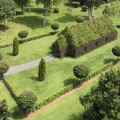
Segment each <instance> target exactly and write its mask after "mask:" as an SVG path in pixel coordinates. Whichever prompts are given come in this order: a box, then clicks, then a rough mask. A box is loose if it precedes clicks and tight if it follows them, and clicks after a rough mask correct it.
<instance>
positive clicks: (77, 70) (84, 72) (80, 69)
mask: <svg viewBox="0 0 120 120" xmlns="http://www.w3.org/2000/svg"><path fill="white" fill-rule="evenodd" d="M89 72H90V70H89V68H88V67H86V66H84V65H76V66H75V67H74V68H73V73H74V75H75V76H76V77H77V78H80V79H81V78H85V77H87V76H88V74H89Z"/></svg>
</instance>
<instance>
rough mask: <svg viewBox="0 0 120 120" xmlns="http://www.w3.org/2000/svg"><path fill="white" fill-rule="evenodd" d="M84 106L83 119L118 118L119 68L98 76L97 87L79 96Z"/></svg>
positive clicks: (119, 101)
mask: <svg viewBox="0 0 120 120" xmlns="http://www.w3.org/2000/svg"><path fill="white" fill-rule="evenodd" d="M80 101H81V103H82V105H84V107H85V109H86V110H85V112H84V114H83V118H84V120H96V118H97V120H119V119H120V116H119V113H120V68H118V69H114V70H110V71H108V72H106V73H105V74H104V75H102V76H101V77H100V78H99V83H98V86H97V87H94V88H92V89H91V91H90V93H88V94H86V95H85V96H83V97H80Z"/></svg>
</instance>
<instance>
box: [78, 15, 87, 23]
mask: <svg viewBox="0 0 120 120" xmlns="http://www.w3.org/2000/svg"><path fill="white" fill-rule="evenodd" d="M83 21H85V18H84V17H83V16H78V17H77V19H76V22H77V23H81V22H83Z"/></svg>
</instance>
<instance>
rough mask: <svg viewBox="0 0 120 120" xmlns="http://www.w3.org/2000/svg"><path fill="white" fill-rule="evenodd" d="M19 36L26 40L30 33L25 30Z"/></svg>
mask: <svg viewBox="0 0 120 120" xmlns="http://www.w3.org/2000/svg"><path fill="white" fill-rule="evenodd" d="M18 36H19V37H20V38H22V39H23V38H26V37H27V36H28V31H25V30H23V31H20V32H19V33H18Z"/></svg>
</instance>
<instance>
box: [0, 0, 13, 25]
mask: <svg viewBox="0 0 120 120" xmlns="http://www.w3.org/2000/svg"><path fill="white" fill-rule="evenodd" d="M14 16H15V3H14V2H13V0H0V21H1V20H2V21H4V25H5V23H6V21H7V19H10V18H13V17H14Z"/></svg>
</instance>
